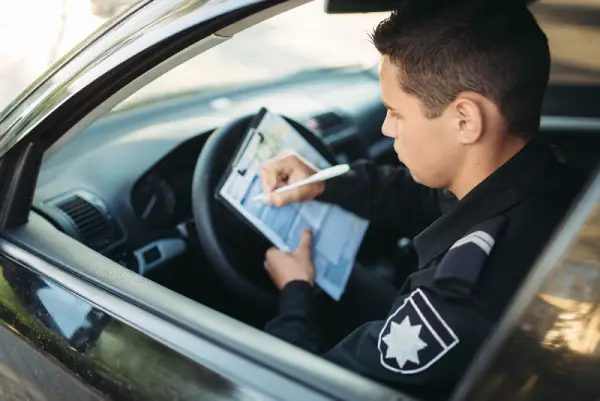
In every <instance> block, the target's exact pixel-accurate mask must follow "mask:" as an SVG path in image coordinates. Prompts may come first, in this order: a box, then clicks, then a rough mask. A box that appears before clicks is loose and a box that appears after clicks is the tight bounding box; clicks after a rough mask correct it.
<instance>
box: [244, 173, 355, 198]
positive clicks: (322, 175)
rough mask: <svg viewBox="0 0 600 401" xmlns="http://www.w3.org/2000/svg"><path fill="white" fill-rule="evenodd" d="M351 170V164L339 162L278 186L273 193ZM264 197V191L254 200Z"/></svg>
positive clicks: (327, 178) (323, 179) (324, 179)
mask: <svg viewBox="0 0 600 401" xmlns="http://www.w3.org/2000/svg"><path fill="white" fill-rule="evenodd" d="M349 170H350V166H349V165H347V164H338V165H337V166H333V167H329V168H326V169H323V170H321V171H319V172H318V173H315V174H313V175H311V176H310V177H307V178H305V179H303V180H300V181H298V182H295V183H293V184H289V185H285V186H283V187H280V188H277V189H276V190H274V191H273V193H281V192H284V191H289V190H291V189H295V188H298V187H301V186H303V185H307V184H312V183H315V182H321V181H326V180H329V179H331V178H334V177H338V176H340V175H342V174H346V173H347V172H348V171H349ZM264 197H265V194H264V193H262V194H260V195H256V196H255V197H253V198H252V200H253V201H259V200H263V199H264Z"/></svg>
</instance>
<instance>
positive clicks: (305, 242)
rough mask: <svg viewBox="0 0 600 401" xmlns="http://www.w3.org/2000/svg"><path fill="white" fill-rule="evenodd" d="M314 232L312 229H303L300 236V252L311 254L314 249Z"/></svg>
mask: <svg viewBox="0 0 600 401" xmlns="http://www.w3.org/2000/svg"><path fill="white" fill-rule="evenodd" d="M312 241H313V233H312V231H311V230H308V229H307V230H303V231H302V235H301V237H300V244H298V249H297V251H298V252H301V253H306V252H308V253H309V254H310V252H311V249H312Z"/></svg>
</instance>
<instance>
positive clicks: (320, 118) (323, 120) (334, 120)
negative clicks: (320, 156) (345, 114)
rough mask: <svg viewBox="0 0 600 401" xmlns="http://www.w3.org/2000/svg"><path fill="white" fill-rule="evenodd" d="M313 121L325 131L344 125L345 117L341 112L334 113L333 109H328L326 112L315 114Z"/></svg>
mask: <svg viewBox="0 0 600 401" xmlns="http://www.w3.org/2000/svg"><path fill="white" fill-rule="evenodd" d="M313 122H314V123H315V125H316V128H317V129H318V130H319V131H321V132H323V131H329V130H330V129H333V128H336V127H338V126H340V125H343V124H344V119H343V118H342V117H341V116H340V115H339V114H337V113H334V112H333V111H328V112H326V113H322V114H317V115H316V116H314V117H313Z"/></svg>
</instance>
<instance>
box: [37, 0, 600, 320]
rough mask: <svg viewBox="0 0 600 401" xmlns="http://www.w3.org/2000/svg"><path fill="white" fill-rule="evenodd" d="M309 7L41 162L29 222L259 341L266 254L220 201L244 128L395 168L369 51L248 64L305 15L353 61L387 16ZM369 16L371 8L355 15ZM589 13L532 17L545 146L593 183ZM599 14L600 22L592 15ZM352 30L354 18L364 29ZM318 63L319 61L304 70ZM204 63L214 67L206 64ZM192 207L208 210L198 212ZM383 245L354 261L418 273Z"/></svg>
mask: <svg viewBox="0 0 600 401" xmlns="http://www.w3.org/2000/svg"><path fill="white" fill-rule="evenodd" d="M315 3H316V4H313V3H308V4H306V5H302V6H300V7H298V8H297V9H293V10H291V11H287V12H286V13H284V14H282V15H280V16H277V17H273V18H272V19H270V20H267V21H263V22H260V23H258V24H257V25H255V26H253V27H251V28H248V29H247V30H245V31H242V32H240V33H239V34H237V35H236V36H235V37H234V38H232V39H230V40H229V41H227V42H225V43H223V44H221V45H219V46H217V47H216V48H214V49H210V50H208V51H207V52H206V53H202V54H200V55H198V56H197V57H196V58H194V59H192V60H189V61H187V62H185V63H184V64H182V65H181V66H180V67H177V68H175V69H173V70H171V71H170V72H168V73H167V74H165V75H164V76H162V77H160V78H159V79H157V80H156V81H155V82H152V83H150V84H149V85H148V87H147V88H143V89H142V90H141V91H140V93H136V94H134V95H133V96H132V97H131V98H130V99H127V100H126V101H124V102H123V103H122V104H120V105H118V106H117V107H116V108H115V109H113V110H112V111H111V112H109V113H108V114H107V115H105V116H103V117H101V118H100V119H98V120H97V121H95V122H94V123H93V124H92V125H90V126H89V127H87V128H86V129H85V130H84V131H83V132H81V133H79V134H77V135H76V136H73V137H72V138H69V139H68V140H67V141H65V142H64V143H63V142H61V143H60V144H57V145H56V146H55V147H54V148H52V149H51V150H50V151H49V152H48V154H47V155H46V158H45V160H44V164H43V166H42V170H41V173H40V176H39V178H38V184H37V189H36V192H35V197H34V210H35V211H36V212H37V213H38V214H40V215H41V216H43V217H45V218H46V219H47V220H48V221H50V222H51V223H52V224H53V225H54V226H55V227H56V228H57V229H58V230H60V231H62V232H64V233H66V234H68V235H69V236H71V237H73V238H75V239H76V240H78V241H80V242H81V243H82V244H84V245H86V246H87V247H89V248H91V249H93V250H95V251H97V252H98V253H100V254H102V255H104V256H105V257H107V258H109V259H111V260H113V261H116V262H117V263H119V264H121V265H122V266H125V267H126V268H127V269H129V270H131V271H133V272H135V273H138V274H140V275H142V276H144V277H146V278H148V279H150V280H152V281H155V282H156V283H159V284H161V285H162V286H164V287H167V288H169V289H171V290H173V291H175V292H177V293H179V294H182V295H184V296H186V297H188V298H190V299H192V300H195V301H197V302H199V303H201V304H203V305H206V306H208V307H210V308H213V309H215V310H217V311H220V312H222V313H224V314H226V315H229V316H231V317H233V318H235V319H237V320H240V321H242V322H245V323H247V324H249V325H252V326H254V327H257V328H259V329H260V328H262V327H263V325H264V323H265V322H266V321H267V319H269V317H271V316H272V313H273V308H274V305H275V302H276V295H277V290H276V288H275V287H274V286H273V285H272V283H271V282H270V280H269V278H268V276H267V274H266V273H265V271H264V268H263V262H262V261H263V258H264V251H265V250H266V249H267V247H268V246H269V244H268V243H267V242H266V241H265V240H264V239H262V238H261V237H259V236H258V235H256V233H254V231H252V230H251V229H250V228H249V227H248V226H247V224H246V223H244V222H242V221H240V220H239V219H238V218H237V217H236V216H234V215H233V214H232V213H231V212H230V211H229V210H228V209H226V208H225V207H224V206H223V205H222V204H221V203H220V202H219V201H218V200H216V199H215V197H214V189H215V187H216V185H217V182H218V181H219V179H220V177H221V175H222V174H223V172H224V171H225V168H226V166H227V164H228V163H229V161H230V160H231V158H232V157H233V155H234V152H235V149H236V147H237V145H238V144H239V142H240V141H241V139H242V138H243V135H245V133H246V132H247V127H248V122H249V119H250V118H251V117H252V116H253V115H254V114H255V113H257V112H258V111H259V109H260V108H261V107H266V108H268V109H269V110H272V111H275V112H278V113H281V114H282V115H284V116H285V117H286V118H288V119H289V121H291V122H292V123H293V124H294V125H295V126H296V127H297V128H298V129H300V130H306V131H307V132H309V134H310V135H312V136H313V137H314V143H315V144H317V146H318V147H319V148H320V149H321V150H322V151H323V152H324V153H326V154H327V155H328V156H330V157H331V158H332V159H333V160H336V161H338V162H351V161H354V160H358V159H361V158H367V159H370V160H373V161H375V162H377V163H379V164H398V160H397V157H396V154H395V152H394V150H393V148H392V142H391V141H390V140H388V138H385V137H383V136H382V134H381V125H382V122H383V120H384V117H385V114H386V109H385V108H384V106H383V104H382V102H381V96H380V89H379V82H378V75H377V61H378V60H377V57H376V55H375V56H374V54H373V53H372V52H371V53H369V52H368V51H366V52H365V58H368V57H371V58H370V59H369V60H371V62H370V63H369V62H366V63H358V62H357V61H356V60H332V61H331V60H330V61H331V62H330V63H323V64H319V63H316V64H315V65H311V64H310V63H306V66H305V67H302V68H287V67H281V65H282V64H281V60H280V59H279V57H278V56H276V55H275V54H276V53H277V51H278V50H281V49H280V47H281V46H283V47H288V48H291V47H293V46H294V43H293V42H290V43H287V44H286V43H284V44H282V43H281V42H280V41H279V42H278V41H277V40H275V39H272V41H273V44H272V45H271V44H269V43H266V44H264V47H265V49H264V53H265V56H264V60H263V63H264V64H263V65H252V64H250V65H248V64H247V63H245V62H244V61H245V60H246V58H245V57H249V56H248V54H244V52H243V49H244V48H246V47H247V45H248V43H252V41H255V40H257V39H256V38H257V37H259V36H258V35H267V34H269V32H271V31H273V30H275V34H278V32H279V31H276V30H277V29H282V30H283V29H290V30H293V29H294V27H293V26H291V25H290V24H289V21H293V20H295V19H300V18H298V15H299V14H300V13H305V15H312V14H311V13H315V15H317V14H318V16H319V17H318V21H317V24H322V25H323V26H324V27H327V26H335V27H338V26H340V27H342V28H343V29H350V28H353V29H355V30H356V31H357V36H356V37H357V38H359V39H357V41H356V42H352V43H350V42H349V43H348V44H347V46H348V48H347V49H351V48H352V46H357V47H365V46H366V47H368V46H369V43H368V40H367V37H366V33H368V30H369V29H370V28H372V27H374V24H375V23H376V21H377V20H381V19H382V18H383V17H385V15H386V12H382V11H379V12H377V13H369V14H362V12H363V11H378V10H386V9H387V8H388V6H387V5H385V4H384V3H385V2H375V1H373V2H336V1H332V2H328V7H329V8H328V9H324V7H323V2H319V1H317V2H315ZM364 3H368V4H369V7H373V9H369V10H365V9H364V8H363V9H358V8H356V7H359V6H360V7H362V6H363V4H364ZM380 3H381V4H380ZM546 3H547V4H546ZM357 4H358V6H357ZM352 5H354V8H353V7H352ZM566 9H568V10H569V12H568V13H566V12H564V11H565V10H566ZM590 9H591V6H585V7H584V6H580V7H579V8H578V6H574V5H568V4H567V2H565V4H561V3H560V2H557V1H552V2H544V1H542V2H540V3H539V4H534V5H532V10H533V11H534V13H535V15H536V17H537V18H538V21H539V22H540V24H541V26H542V28H543V29H544V30H545V31H546V32H547V34H548V37H549V39H550V45H551V49H552V54H553V66H552V78H551V84H550V86H549V88H548V91H547V95H546V99H545V102H544V106H543V117H542V121H541V128H540V136H541V137H543V138H544V139H545V140H547V141H548V142H550V143H551V144H552V145H553V146H554V147H555V149H556V152H557V154H558V155H559V157H561V158H562V159H564V160H567V161H569V162H570V163H573V164H574V165H575V166H576V167H577V168H578V169H579V170H580V171H581V172H582V173H583V174H586V175H587V176H590V175H591V174H592V172H593V171H594V170H595V169H596V167H597V165H598V159H599V158H598V155H600V115H599V114H600V113H599V111H598V109H597V107H595V104H597V103H598V100H599V99H600V86H598V83H600V64H598V62H599V61H598V60H600V55H598V57H593V54H596V55H597V54H598V49H597V48H594V47H593V42H594V41H585V40H582V41H578V42H576V43H574V42H573V38H574V37H576V38H578V37H581V36H577V35H583V34H584V33H585V32H584V31H581V29H579V28H578V27H580V26H581V25H585V26H586V27H587V28H589V29H593V30H595V31H594V34H595V35H598V32H599V31H598V27H590V26H589V25H591V24H592V20H593V19H591V18H589V17H586V14H589V13H590ZM327 11H329V12H327ZM593 12H595V13H596V15H597V16H598V15H600V4H597V8H594V9H593ZM295 13H298V14H295ZM302 18H304V16H303V17H302ZM352 18H362V19H361V20H360V21H362V22H361V23H362V24H363V25H357V24H356V20H354V19H352ZM273 21H276V22H277V21H279V22H280V23H279V24H278V25H273ZM595 21H597V19H596V20H595ZM582 32H583V33H582ZM290 36H292V37H293V34H290ZM341 36H343V35H341ZM313 39H314V41H313V42H311V43H310V44H309V45H307V46H312V47H313V50H314V48H318V47H319V42H318V40H319V37H318V34H315V37H314V38H313ZM309 41H310V40H309ZM326 45H327V44H323V46H326ZM299 51H303V50H302V49H301V50H299ZM325 51H327V50H325ZM371 51H372V49H371ZM323 53H324V52H319V51H313V52H312V53H310V57H314V58H318V57H321V55H322V54H323ZM225 55H227V57H230V58H227V57H225ZM236 57H237V58H236ZM307 57H308V56H307ZM205 60H210V61H211V62H207V63H205V64H203V65H201V63H204V61H205ZM219 62H221V63H223V64H222V65H223V68H224V69H225V70H226V74H228V76H227V77H226V78H223V79H221V78H220V77H218V76H211V75H210V71H208V70H209V69H211V68H212V69H219V68H220V66H221V64H218V63H219ZM295 62H296V60H294V63H295ZM595 63H596V64H595ZM197 68H205V71H206V74H208V77H209V78H210V79H206V80H205V81H204V82H199V83H198V84H197V85H196V86H193V85H188V84H185V85H181V84H180V83H181V82H187V81H189V80H190V78H189V77H190V76H191V74H192V75H193V74H197V75H202V74H204V72H205V71H203V70H196V69H197ZM244 68H248V69H249V70H251V69H252V68H255V69H256V70H261V69H263V70H265V71H266V73H264V74H263V75H261V74H256V75H257V77H256V78H255V79H248V80H247V81H239V82H236V81H235V80H233V79H231V78H232V76H234V75H235V74H238V75H244V74H245V73H244V71H245V70H244ZM273 71H274V72H273ZM220 79H221V80H220ZM208 81H210V82H208ZM178 85H179V86H178ZM165 88H166V89H165ZM142 94H143V96H142ZM211 136H212V137H211ZM209 138H211V140H210V141H209ZM217 139H218V140H217ZM211 169H212V170H211ZM198 177H205V178H206V180H204V182H203V184H202V185H203V186H202V187H201V188H202V191H203V192H202V193H201V194H196V195H195V196H192V194H193V192H194V191H198V190H199V189H198V185H199V184H198ZM198 199H202V200H203V202H202V203H201V204H195V202H194V201H195V200H198ZM207 236H208V237H210V238H208V239H207ZM381 238H387V236H385V235H382V233H381V231H379V230H378V227H377V226H371V227H370V228H369V231H368V233H367V236H366V238H365V241H364V243H363V245H362V247H361V250H360V252H359V255H358V258H357V260H358V262H359V263H360V264H361V265H364V266H366V267H367V268H370V269H371V270H372V271H373V272H374V274H384V275H385V274H391V275H392V276H393V274H394V272H395V271H396V270H398V269H404V270H406V269H408V270H411V269H414V268H415V262H416V258H415V254H414V252H413V251H412V247H411V239H410V238H391V239H388V240H386V241H385V242H382V241H381ZM215 244H218V248H219V249H216V248H215V247H214V246H215ZM400 284H401V283H399V285H400Z"/></svg>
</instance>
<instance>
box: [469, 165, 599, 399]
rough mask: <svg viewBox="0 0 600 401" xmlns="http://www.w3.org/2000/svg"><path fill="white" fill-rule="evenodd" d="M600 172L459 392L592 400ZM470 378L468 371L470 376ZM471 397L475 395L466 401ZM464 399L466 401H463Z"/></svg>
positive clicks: (487, 396)
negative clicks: (471, 375) (470, 376)
mask: <svg viewBox="0 0 600 401" xmlns="http://www.w3.org/2000/svg"><path fill="white" fill-rule="evenodd" d="M599 294H600V170H597V171H596V174H595V177H593V178H592V179H591V180H590V184H589V187H588V189H587V190H586V191H584V194H583V196H582V197H581V199H580V201H579V202H578V204H577V205H576V207H574V208H573V210H572V211H571V213H570V215H569V216H568V217H567V219H566V220H565V222H564V224H563V225H562V227H561V228H560V230H559V231H558V232H557V233H556V235H555V236H554V238H553V240H552V241H550V242H549V244H548V246H547V247H546V249H545V251H544V252H543V253H542V255H541V256H540V258H539V260H538V262H537V263H536V265H535V266H534V269H533V271H532V273H531V274H530V277H529V278H528V279H527V281H526V282H525V283H524V284H523V286H522V288H521V290H520V293H519V294H517V297H516V298H515V300H514V302H513V304H512V306H511V308H510V310H509V311H508V312H507V313H506V318H505V319H504V321H502V322H500V324H499V328H498V330H497V332H496V334H495V335H494V336H493V337H492V338H491V340H490V342H489V344H488V345H487V346H486V347H484V348H483V349H482V350H481V352H480V356H479V358H478V359H476V360H475V362H474V363H473V365H472V371H471V374H473V375H475V376H478V377H472V378H471V380H468V381H466V382H465V383H464V386H463V388H462V389H460V394H461V396H463V397H464V399H473V400H480V401H486V400H492V399H497V398H496V397H497V395H498V394H503V395H504V398H505V399H512V397H511V395H514V396H515V397H516V395H517V394H523V389H525V388H526V389H527V390H526V393H527V396H526V397H525V398H524V399H528V400H549V399H553V400H559V399H578V400H591V399H594V398H595V397H597V395H598V384H597V380H596V376H595V375H594V374H593V372H594V371H595V369H594V366H597V365H596V364H597V361H598V357H599V356H600V325H599V322H600V298H599ZM467 374H469V373H467ZM467 393H468V396H466V395H467ZM460 399H463V398H462V397H460Z"/></svg>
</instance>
